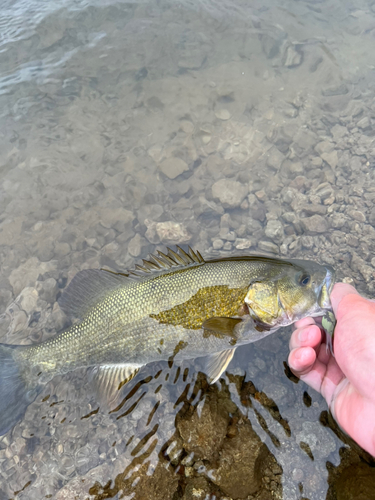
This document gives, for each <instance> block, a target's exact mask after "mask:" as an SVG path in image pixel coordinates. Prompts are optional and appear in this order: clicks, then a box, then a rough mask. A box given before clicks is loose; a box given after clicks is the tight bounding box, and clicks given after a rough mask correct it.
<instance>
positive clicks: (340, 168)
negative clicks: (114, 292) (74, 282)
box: [0, 0, 375, 500]
mask: <svg viewBox="0 0 375 500" xmlns="http://www.w3.org/2000/svg"><path fill="white" fill-rule="evenodd" d="M0 26H1V30H0V145H1V152H2V154H1V157H0V173H1V178H0V214H1V215H0V255H1V258H0V265H1V273H0V305H1V311H2V312H4V315H3V316H2V318H1V324H0V326H1V335H2V341H3V342H9V343H30V342H35V341H39V340H41V339H44V338H47V337H48V336H51V335H53V334H54V333H55V332H56V330H57V329H60V328H62V327H63V326H64V325H65V324H66V318H65V317H64V315H63V314H62V313H61V311H60V310H59V307H58V305H57V302H56V300H57V298H58V296H59V294H60V293H61V290H62V289H63V288H65V286H66V284H67V282H68V281H69V280H70V279H71V278H72V277H73V276H74V275H75V274H76V273H77V272H78V271H79V270H80V269H84V268H98V267H101V266H107V267H111V268H113V269H118V270H124V269H127V268H129V267H131V266H133V265H134V263H136V262H137V260H138V259H141V258H146V257H147V255H148V253H149V252H153V251H155V250H156V249H165V247H166V246H167V245H174V244H189V245H191V246H192V247H193V248H197V249H199V250H200V251H201V253H202V254H203V255H204V256H206V257H209V256H218V255H225V256H229V255H235V254H236V253H237V254H238V253H239V252H249V253H250V252H251V253H263V254H264V253H271V254H273V255H280V256H284V257H287V258H288V257H298V258H311V259H315V260H318V261H319V262H321V263H329V264H332V265H334V266H335V268H336V269H337V273H338V278H339V279H343V278H347V279H348V280H349V281H350V280H353V282H354V284H355V286H356V287H357V288H358V289H359V290H360V291H361V292H362V293H364V294H367V295H368V296H372V295H373V291H374V276H373V273H374V265H375V260H373V259H372V255H373V253H374V248H375V231H374V227H373V225H374V223H375V208H374V201H375V180H374V157H375V155H374V153H375V133H374V132H375V128H374V125H375V94H374V90H375V83H374V81H375V80H374V76H375V52H374V50H373V47H374V43H375V3H373V2H371V1H362V2H361V1H356V2H351V1H338V0H337V1H334V0H332V1H331V0H328V1H315V2H314V1H300V2H294V1H289V2H288V1H287V2H276V1H275V0H270V1H266V2H264V1H262V2H260V1H259V2H257V1H254V2H247V1H240V0H232V1H220V2H215V1H212V0H209V1H200V2H199V1H196V0H194V1H184V2H176V1H175V2H167V1H165V0H161V1H159V2H148V1H134V2H120V1H117V2H116V1H105V2H103V1H95V0H88V1H83V0H82V1H79V0H76V1H72V0H66V1H54V2H45V1H43V0H32V1H27V2H26V1H5V2H3V3H2V8H1V11H0ZM223 180H224V181H223ZM220 181H221V182H220ZM289 337H290V330H289V329H284V330H282V331H280V332H278V333H276V334H274V335H273V336H271V337H268V338H266V339H264V340H262V341H259V342H257V343H256V344H253V345H249V346H246V347H243V348H241V350H238V352H237V353H236V355H235V357H234V359H233V361H232V363H231V365H230V367H229V369H228V371H227V373H226V374H225V375H224V376H223V377H222V379H221V381H220V383H218V384H217V385H215V386H214V387H208V385H207V382H206V380H205V378H204V376H202V374H199V369H200V368H202V366H203V365H202V360H195V361H192V362H190V363H185V364H183V365H182V366H180V367H178V366H177V365H174V366H172V367H169V366H168V364H167V363H159V364H157V365H150V366H147V367H146V368H144V369H142V370H141V372H140V373H139V374H138V375H137V376H136V377H135V378H134V379H133V380H132V381H131V382H130V383H129V385H127V386H126V388H125V391H124V394H123V397H124V401H123V403H124V404H123V406H122V407H121V408H120V409H119V410H117V411H115V412H113V413H110V414H108V412H106V411H104V410H102V408H101V407H100V405H99V404H98V402H97V401H96V399H95V395H94V394H93V393H92V391H91V389H90V386H89V384H88V381H87V375H86V374H85V373H78V372H77V373H71V374H68V375H66V376H64V377H56V378H55V379H54V380H53V381H52V382H50V383H49V384H48V386H46V388H45V390H44V391H43V393H42V394H41V395H40V396H39V397H38V398H37V400H36V401H35V402H34V403H32V404H31V405H30V406H29V408H28V410H27V412H26V415H25V417H24V418H23V420H22V421H21V422H19V423H18V424H17V425H16V426H15V427H14V429H13V430H11V431H9V432H8V433H7V434H6V435H5V436H4V437H2V438H0V499H3V498H4V499H8V498H17V499H20V500H21V499H22V500H23V499H35V498H56V499H60V500H61V499H65V498H66V499H71V498H79V499H81V498H82V499H86V498H90V499H91V498H97V499H99V498H100V499H101V498H127V499H130V498H135V499H143V498H154V499H159V498H160V499H163V500H164V499H167V498H171V499H173V500H176V499H179V498H183V499H186V500H187V499H190V498H202V499H203V498H205V499H214V498H216V499H221V498H222V499H224V498H233V499H237V498H264V499H268V498H284V499H288V500H292V499H295V498H298V499H299V498H309V499H310V500H315V499H316V500H320V499H322V498H326V497H327V498H332V499H334V498H338V496H337V493H336V490H337V488H338V489H339V488H340V487H341V486H340V484H342V480H341V483H340V473H339V472H337V470H336V468H337V467H339V464H340V462H341V463H343V464H344V465H345V466H349V469H347V471H346V473H345V474H346V476H348V475H349V477H350V474H353V478H354V479H355V474H356V470H357V469H356V468H355V467H356V466H355V465H353V464H356V463H357V462H359V461H360V458H359V456H360V455H359V454H358V452H357V451H356V450H353V449H351V448H349V445H348V444H344V443H343V441H342V440H341V439H340V438H339V437H338V436H337V435H336V434H335V433H334V432H333V431H332V430H331V428H330V426H329V425H328V424H327V418H326V412H327V406H326V403H325V402H324V400H323V399H322V398H321V397H320V395H318V394H317V393H315V392H314V391H313V390H311V389H309V388H308V387H307V386H305V385H304V384H303V383H301V382H300V383H296V380H293V379H292V377H290V374H288V371H287V370H286V368H285V362H286V360H287V356H288V340H289ZM287 375H288V376H287ZM98 408H99V409H98ZM199 416H201V417H202V418H199ZM194 432H195V434H194ZM189 436H190V437H189ZM257 436H259V438H260V440H259V438H258V437H257ZM261 442H263V443H264V444H265V446H266V447H267V448H266V449H267V450H268V451H267V452H266V451H265V448H264V447H262V445H261ZM249 450H250V451H249ZM192 454H193V455H192ZM233 457H235V458H233ZM253 457H258V458H259V464H258V465H259V467H258V468H257V467H255V466H254V467H255V469H256V473H254V475H253V478H252V481H250V480H249V478H250V477H251V471H250V469H251V461H252V458H253ZM231 461H232V462H231ZM226 463H235V464H236V466H235V467H230V466H228V467H227V466H226V465H225V464H226ZM363 463H364V464H365V463H366V462H363ZM239 464H245V465H246V466H247V467H248V468H246V467H244V468H241V467H240V465H239ZM226 467H227V468H226ZM338 470H339V469H338ZM346 476H345V477H346ZM341 477H344V476H343V474H341ZM358 477H359V476H358ZM354 479H353V483H354V482H355V480H354ZM241 481H242V482H241ZM242 483H243V487H242V489H241V488H240V487H239V486H238V485H239V484H242ZM339 491H342V490H339ZM340 498H349V497H343V496H341V497H340Z"/></svg>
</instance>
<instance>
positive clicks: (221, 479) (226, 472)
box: [211, 420, 269, 498]
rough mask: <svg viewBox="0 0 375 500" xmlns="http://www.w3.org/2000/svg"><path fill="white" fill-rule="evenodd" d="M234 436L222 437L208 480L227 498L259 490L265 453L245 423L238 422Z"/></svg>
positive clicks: (242, 496) (246, 495) (238, 496)
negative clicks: (219, 449) (215, 462)
mask: <svg viewBox="0 0 375 500" xmlns="http://www.w3.org/2000/svg"><path fill="white" fill-rule="evenodd" d="M236 431H237V432H236V435H235V436H234V437H232V438H226V439H225V441H224V444H223V447H222V450H221V454H220V458H219V461H218V467H217V469H216V470H215V471H214V476H213V478H212V479H211V480H212V482H213V483H215V484H217V485H218V486H219V488H220V489H221V490H222V491H223V492H224V493H225V494H226V495H228V496H229V497H232V498H246V497H248V495H252V494H254V493H255V492H257V491H258V490H259V489H260V487H261V480H262V476H263V470H264V462H265V460H266V458H267V457H268V455H269V451H268V449H267V447H266V445H265V444H264V443H262V441H261V440H260V438H259V437H258V435H257V434H256V433H255V432H254V430H253V428H252V427H251V424H250V422H249V421H248V420H246V421H244V422H243V423H241V424H240V423H238V424H237V428H236Z"/></svg>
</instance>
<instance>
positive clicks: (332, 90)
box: [322, 83, 349, 97]
mask: <svg viewBox="0 0 375 500" xmlns="http://www.w3.org/2000/svg"><path fill="white" fill-rule="evenodd" d="M348 92H349V89H348V87H347V86H346V84H345V83H341V84H339V85H334V86H332V87H327V88H325V89H323V90H322V94H323V95H324V96H325V97H332V96H336V95H345V94H347V93H348Z"/></svg>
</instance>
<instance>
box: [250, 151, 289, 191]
mask: <svg viewBox="0 0 375 500" xmlns="http://www.w3.org/2000/svg"><path fill="white" fill-rule="evenodd" d="M284 160H285V156H284V155H283V153H282V152H281V151H279V150H278V149H277V148H276V147H272V148H271V149H270V150H269V151H268V158H267V165H268V166H269V167H271V168H273V169H274V170H279V168H280V167H281V164H282V162H283V161H284ZM255 195H256V193H255ZM261 201H263V200H261Z"/></svg>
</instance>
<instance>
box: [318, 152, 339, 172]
mask: <svg viewBox="0 0 375 500" xmlns="http://www.w3.org/2000/svg"><path fill="white" fill-rule="evenodd" d="M321 158H322V159H323V160H324V161H325V162H326V163H328V165H329V166H330V167H331V168H333V169H335V168H336V167H337V164H338V161H339V159H338V156H337V151H336V150H335V151H331V152H330V153H322V154H321Z"/></svg>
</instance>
